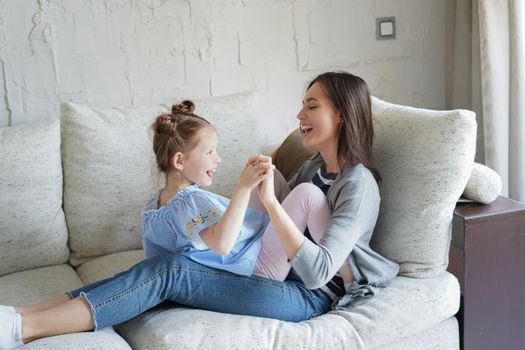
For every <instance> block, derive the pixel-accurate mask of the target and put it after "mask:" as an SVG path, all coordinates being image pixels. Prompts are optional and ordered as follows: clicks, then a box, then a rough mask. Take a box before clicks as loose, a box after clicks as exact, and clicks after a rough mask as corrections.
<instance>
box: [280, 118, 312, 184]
mask: <svg viewBox="0 0 525 350" xmlns="http://www.w3.org/2000/svg"><path fill="white" fill-rule="evenodd" d="M313 155H315V152H313V151H309V150H307V149H306V148H304V147H303V135H301V132H300V131H299V129H298V128H297V129H295V130H294V131H292V132H291V133H290V134H289V135H288V136H287V137H286V139H284V141H283V142H282V143H281V144H280V145H279V147H277V149H276V150H275V151H274V152H273V153H272V161H273V163H274V164H275V167H276V168H277V170H279V171H280V172H281V174H283V176H284V178H285V179H286V181H290V180H291V179H292V177H293V176H294V175H295V174H296V173H297V171H298V170H299V168H300V167H301V165H303V163H304V162H305V161H306V160H307V159H308V158H310V157H312V156H313Z"/></svg>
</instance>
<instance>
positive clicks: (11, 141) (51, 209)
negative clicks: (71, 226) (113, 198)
mask: <svg viewBox="0 0 525 350" xmlns="http://www.w3.org/2000/svg"><path fill="white" fill-rule="evenodd" d="M0 157H1V158H0V208H1V209H0V276H1V275H5V274H8V273H12V272H17V271H22V270H28V269H31V268H35V267H41V266H47V265H54V264H61V263H64V262H65V261H67V258H68V256H69V251H68V248H67V229H66V222H65V220H64V213H63V211H62V166H61V164H60V122H59V121H58V119H52V120H48V121H45V122H38V123H31V124H22V125H17V126H11V127H5V128H0Z"/></svg>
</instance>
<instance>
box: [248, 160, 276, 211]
mask: <svg viewBox="0 0 525 350" xmlns="http://www.w3.org/2000/svg"><path fill="white" fill-rule="evenodd" d="M248 164H254V165H256V164H257V165H259V166H260V165H263V166H264V168H265V169H267V173H266V174H265V178H264V180H263V181H262V182H261V183H260V184H259V198H260V200H261V202H262V204H263V205H264V206H265V207H268V206H269V205H272V204H273V203H274V201H276V200H277V198H276V196H275V188H274V183H273V181H274V176H273V169H275V165H273V164H272V157H267V156H263V155H260V156H255V157H251V158H250V159H248Z"/></svg>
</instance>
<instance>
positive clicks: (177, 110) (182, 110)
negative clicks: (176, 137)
mask: <svg viewBox="0 0 525 350" xmlns="http://www.w3.org/2000/svg"><path fill="white" fill-rule="evenodd" d="M194 110H195V104H194V103H193V102H191V101H189V100H184V101H182V102H181V103H179V104H176V105H173V106H171V114H173V115H177V114H193V111H194Z"/></svg>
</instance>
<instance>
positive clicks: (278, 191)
mask: <svg viewBox="0 0 525 350" xmlns="http://www.w3.org/2000/svg"><path fill="white" fill-rule="evenodd" d="M273 186H274V191H275V197H276V198H277V200H278V201H279V203H282V201H283V200H284V199H285V198H286V196H288V193H290V187H289V186H288V183H287V182H286V180H285V178H284V176H283V174H281V173H280V172H279V171H278V170H274V171H273ZM248 206H249V207H250V208H252V209H255V210H257V211H260V212H261V213H266V208H265V207H264V205H263V204H262V203H261V200H260V199H259V188H258V187H255V189H254V190H253V191H252V193H251V195H250V201H249V202H248Z"/></svg>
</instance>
